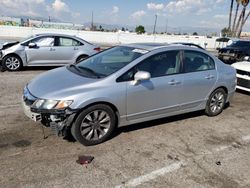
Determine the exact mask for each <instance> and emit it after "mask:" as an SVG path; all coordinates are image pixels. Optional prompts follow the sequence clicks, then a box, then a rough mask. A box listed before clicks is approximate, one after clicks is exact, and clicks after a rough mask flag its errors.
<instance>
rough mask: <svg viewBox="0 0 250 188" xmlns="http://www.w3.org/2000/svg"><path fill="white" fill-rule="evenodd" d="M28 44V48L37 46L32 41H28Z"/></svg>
mask: <svg viewBox="0 0 250 188" xmlns="http://www.w3.org/2000/svg"><path fill="white" fill-rule="evenodd" d="M28 46H29V48H36V47H37V45H36V43H33V42H31V43H29V45H28Z"/></svg>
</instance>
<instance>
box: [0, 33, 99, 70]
mask: <svg viewBox="0 0 250 188" xmlns="http://www.w3.org/2000/svg"><path fill="white" fill-rule="evenodd" d="M99 51H100V47H98V46H96V45H93V44H91V43H89V42H87V41H85V40H83V39H81V38H79V37H76V36H70V35H62V34H39V35H36V36H34V37H30V38H28V39H26V40H24V41H23V42H12V43H6V44H5V45H3V48H2V50H0V61H2V66H3V67H4V68H5V69H7V70H9V71H17V70H20V69H21V68H22V67H26V66H62V65H66V64H71V63H75V62H79V61H81V60H82V59H85V58H87V57H88V56H91V55H93V54H95V53H97V52H99Z"/></svg>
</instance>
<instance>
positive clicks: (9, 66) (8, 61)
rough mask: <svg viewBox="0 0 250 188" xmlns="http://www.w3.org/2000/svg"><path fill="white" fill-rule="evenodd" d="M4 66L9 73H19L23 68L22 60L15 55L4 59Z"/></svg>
mask: <svg viewBox="0 0 250 188" xmlns="http://www.w3.org/2000/svg"><path fill="white" fill-rule="evenodd" d="M2 65H3V67H4V69H6V70H8V71H19V70H21V69H22V67H23V63H22V60H21V58H20V57H18V56H17V55H14V54H12V55H7V56H6V57H4V58H3V63H2Z"/></svg>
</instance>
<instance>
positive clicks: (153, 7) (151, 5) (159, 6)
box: [147, 3, 165, 11]
mask: <svg viewBox="0 0 250 188" xmlns="http://www.w3.org/2000/svg"><path fill="white" fill-rule="evenodd" d="M147 7H148V9H149V10H157V11H159V10H163V9H164V8H165V6H164V4H155V3H148V4H147Z"/></svg>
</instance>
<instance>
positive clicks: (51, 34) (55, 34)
mask: <svg viewBox="0 0 250 188" xmlns="http://www.w3.org/2000/svg"><path fill="white" fill-rule="evenodd" d="M35 36H67V37H75V36H74V35H67V34H60V33H39V34H36V35H35Z"/></svg>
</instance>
